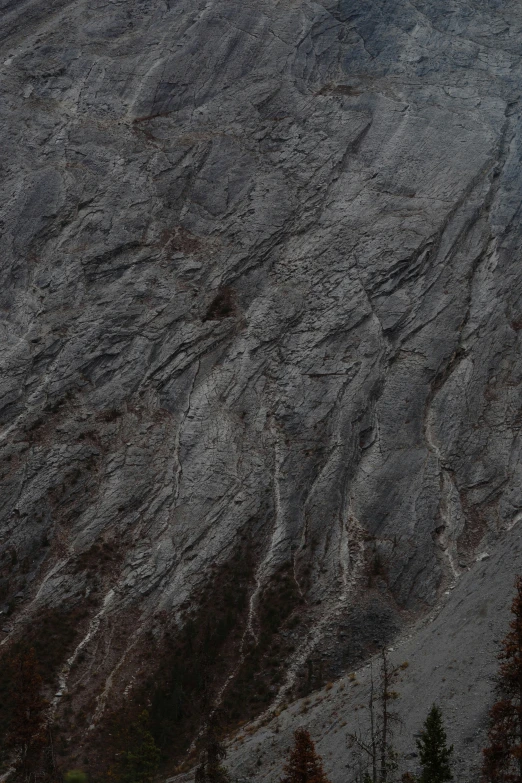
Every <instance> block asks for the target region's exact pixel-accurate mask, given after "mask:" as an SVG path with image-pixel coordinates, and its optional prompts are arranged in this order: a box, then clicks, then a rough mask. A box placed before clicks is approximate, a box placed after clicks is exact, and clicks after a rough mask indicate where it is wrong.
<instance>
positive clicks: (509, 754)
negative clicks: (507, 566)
mask: <svg viewBox="0 0 522 783" xmlns="http://www.w3.org/2000/svg"><path fill="white" fill-rule="evenodd" d="M515 586H516V591H517V592H516V594H515V598H514V599H513V603H512V605H511V612H512V614H513V619H512V621H511V622H510V624H509V627H510V629H511V630H510V631H509V632H508V634H507V636H506V637H505V639H504V640H503V641H502V649H501V652H500V654H499V656H498V657H499V660H500V661H501V664H500V670H499V680H498V685H499V692H500V693H499V695H500V697H501V698H500V699H499V701H497V702H496V703H495V704H494V705H493V707H492V708H491V711H490V729H489V734H488V736H489V742H490V744H489V746H488V747H487V748H485V749H484V760H483V767H482V771H483V773H484V777H485V778H486V780H488V781H490V783H522V577H520V576H519V577H517V580H516V583H515Z"/></svg>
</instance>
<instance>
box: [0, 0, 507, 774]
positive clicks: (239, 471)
mask: <svg viewBox="0 0 522 783" xmlns="http://www.w3.org/2000/svg"><path fill="white" fill-rule="evenodd" d="M1 10H2V18H1V20H0V47H1V48H0V61H1V70H0V80H1V85H2V92H3V94H4V95H5V96H6V98H5V101H4V102H3V103H2V105H1V107H0V112H2V118H1V119H2V121H1V122H0V133H1V134H2V146H3V150H4V155H3V158H2V162H1V167H2V177H1V186H0V187H1V192H2V201H1V203H2V217H1V226H2V229H1V230H2V234H1V239H0V243H1V251H2V252H1V256H0V258H1V274H2V286H1V289H0V290H1V302H0V306H1V319H2V320H1V328H2V335H3V340H2V348H1V366H2V374H1V378H0V424H1V428H2V430H1V433H2V434H1V441H0V459H1V465H2V478H3V481H2V491H1V505H0V513H1V517H0V519H1V534H2V546H3V561H2V574H1V577H2V582H1V586H0V588H1V593H2V601H3V602H4V604H3V612H4V614H5V615H7V620H6V623H5V625H4V626H3V630H2V633H3V639H2V640H1V643H2V645H3V647H4V649H5V650H9V649H10V648H11V645H13V644H16V643H17V640H19V639H20V638H22V637H27V638H30V640H31V641H32V643H34V644H35V645H36V646H37V648H38V651H39V655H40V657H41V658H42V659H45V662H46V663H45V667H46V678H47V682H48V687H49V689H52V694H53V710H54V714H55V720H56V722H57V725H58V726H59V727H60V729H59V732H60V736H61V740H60V752H61V753H62V754H63V756H64V758H72V756H71V754H74V753H78V754H80V755H79V758H81V753H82V752H83V751H82V750H81V749H82V748H83V747H85V748H92V747H97V743H99V742H100V741H101V740H100V737H106V736H107V730H106V728H104V727H105V726H106V723H105V722H106V721H107V720H108V718H109V716H110V715H112V713H113V712H115V713H117V714H119V715H120V718H121V715H122V714H124V715H127V712H126V711H129V715H132V714H133V711H136V710H137V709H138V706H139V705H141V704H143V703H145V704H147V705H149V706H150V707H151V710H152V713H153V720H154V726H155V731H156V735H157V736H158V737H159V736H161V737H163V740H162V741H163V743H164V747H165V748H166V749H168V753H169V754H170V755H171V757H172V759H173V761H174V760H179V759H181V758H183V755H184V754H185V752H186V751H187V749H188V747H189V746H190V742H191V740H192V739H193V737H194V736H195V734H196V733H197V731H198V725H199V723H200V720H201V714H202V709H203V707H202V705H203V704H204V703H207V702H208V700H209V699H210V702H211V703H222V704H223V705H224V706H225V707H226V712H227V715H228V716H229V722H230V725H231V726H234V725H236V724H237V722H238V721H240V720H244V719H247V718H251V717H253V716H254V715H256V714H258V713H260V712H262V711H263V710H264V709H265V708H266V707H267V706H268V704H269V703H270V702H271V701H274V700H276V701H278V702H282V701H284V700H285V699H288V698H289V697H290V696H291V695H292V694H294V695H295V694H300V693H305V692H307V691H308V690H310V689H313V688H315V687H316V686H319V685H320V684H321V683H322V682H324V681H325V679H329V678H332V677H336V676H338V675H339V674H341V673H342V671H344V670H346V669H347V668H350V667H352V666H353V665H354V663H356V662H358V661H361V660H363V659H364V658H365V657H366V656H367V655H368V654H370V653H371V651H372V650H373V649H374V645H375V643H376V642H378V643H386V642H388V641H389V640H391V639H392V638H393V637H394V635H395V634H397V633H398V632H399V631H400V629H401V628H402V627H403V626H404V624H405V623H409V622H411V621H412V620H413V619H415V618H416V617H418V616H419V615H422V614H424V613H426V612H428V611H430V609H431V608H432V607H433V606H434V605H435V604H436V602H437V600H438V597H439V596H440V594H441V592H442V591H444V589H445V588H446V587H447V586H448V585H450V584H452V583H453V582H454V581H455V580H457V579H458V578H459V575H460V573H461V572H462V571H463V570H464V569H466V568H467V567H468V566H469V565H470V564H471V563H473V562H474V559H475V556H476V554H477V552H478V551H480V550H481V548H483V547H487V546H488V545H489V544H488V542H489V541H490V540H491V537H493V538H494V537H496V536H497V535H498V534H502V531H505V530H506V529H509V528H510V527H511V526H512V525H513V524H514V523H515V521H516V520H517V519H519V517H520V514H521V508H522V498H521V493H522V481H521V476H520V422H521V414H520V411H521V404H520V388H521V387H520V380H521V377H520V376H521V371H522V362H521V351H520V334H521V329H522V299H521V296H520V292H521V290H522V286H521V280H520V277H521V274H522V272H521V267H520V263H519V246H520V231H521V222H520V209H519V208H520V196H519V194H520V192H521V185H522V183H521V181H520V180H521V177H522V174H521V168H520V140H521V122H520V89H521V84H522V79H521V62H520V56H521V53H522V52H521V47H522V44H521V36H520V32H521V28H522V12H521V9H520V6H519V4H518V3H517V2H511V3H509V2H508V3H502V4H498V3H496V2H493V0H491V1H490V2H487V1H486V0H481V1H480V2H476V3H474V4H468V3H466V2H455V1H454V2H444V3H442V2H440V0H426V1H425V2H422V1H420V0H419V1H418V2H415V3H413V2H409V0H394V2H391V3H381V4H376V3H373V2H369V0H368V2H364V1H363V2H361V1H360V0H357V2H356V1H355V0H339V2H324V3H318V2H303V3H295V2H292V0H279V1H278V0H259V2H256V3H253V4H246V3H245V2H239V0H238V1H237V2H236V0H206V1H199V2H194V0H191V1H190V2H189V1H188V0H179V1H177V2H173V1H172V2H163V1H160V0H147V1H146V2H145V0H129V1H128V2H125V3H117V2H114V3H106V2H96V0H75V1H74V2H66V1H65V0H55V2H52V3H44V2H40V0H26V1H25V2H23V3H12V2H4V3H2V9H1ZM28 628H31V632H30V634H29V635H28V633H29V632H28V630H27V629H28ZM49 629H51V631H52V633H51V636H50V635H49V634H50V631H49ZM53 635H54V636H53ZM188 661H190V663H187V662H188ZM252 683H255V687H253V686H252ZM50 692H51V691H50ZM165 693H167V696H166V697H165V696H164V695H162V694H165ZM54 694H58V695H54ZM122 694H125V698H123V697H122ZM127 717H128V716H127ZM166 727H168V729H167V728H166ZM71 749H74V750H71ZM86 752H87V751H86ZM89 752H90V751H89ZM107 753H109V751H107ZM98 755H100V754H98ZM101 755H103V754H101ZM109 755H110V754H109ZM100 757H101V756H100ZM100 763H101V762H100Z"/></svg>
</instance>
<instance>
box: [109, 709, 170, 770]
mask: <svg viewBox="0 0 522 783" xmlns="http://www.w3.org/2000/svg"><path fill="white" fill-rule="evenodd" d="M125 739H126V749H125V750H124V751H123V752H122V753H121V754H120V758H119V762H118V770H117V775H116V776H117V778H118V779H119V780H121V781H122V783H149V781H151V780H152V779H153V777H154V775H155V774H156V772H157V771H158V767H159V763H160V758H161V752H160V749H159V748H158V747H157V745H156V743H155V742H154V737H153V736H152V734H151V733H150V731H149V713H148V712H147V710H143V712H142V713H141V715H140V716H139V717H138V720H137V721H135V722H134V723H132V724H131V726H130V727H129V730H128V731H127V732H126V737H125Z"/></svg>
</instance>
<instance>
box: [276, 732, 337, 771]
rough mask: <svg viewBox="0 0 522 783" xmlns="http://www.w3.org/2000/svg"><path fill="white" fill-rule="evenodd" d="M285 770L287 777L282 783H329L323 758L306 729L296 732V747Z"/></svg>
mask: <svg viewBox="0 0 522 783" xmlns="http://www.w3.org/2000/svg"><path fill="white" fill-rule="evenodd" d="M283 769H284V772H285V776H284V777H283V779H282V780H281V782H280V783H329V781H328V778H327V777H326V773H325V771H324V769H323V765H322V760H321V757H320V756H318V755H317V753H316V751H315V745H314V743H313V740H312V738H311V737H310V733H309V732H308V731H306V729H297V730H296V731H295V732H294V747H293V748H292V750H291V752H290V757H289V759H288V763H287V764H285V766H284V768H283Z"/></svg>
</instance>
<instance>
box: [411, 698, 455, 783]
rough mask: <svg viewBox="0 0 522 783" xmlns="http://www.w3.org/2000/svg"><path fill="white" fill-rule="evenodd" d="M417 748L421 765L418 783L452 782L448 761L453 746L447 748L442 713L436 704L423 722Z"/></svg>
mask: <svg viewBox="0 0 522 783" xmlns="http://www.w3.org/2000/svg"><path fill="white" fill-rule="evenodd" d="M417 748H418V749H419V756H420V762H421V765H422V774H421V776H420V778H419V781H420V783H445V781H448V780H452V778H453V775H452V774H451V767H450V759H451V755H452V753H453V745H451V746H450V747H448V744H447V738H446V732H445V730H444V726H443V724H442V713H441V711H440V709H439V707H437V705H436V704H434V705H433V706H432V708H431V710H430V711H429V713H428V717H427V718H426V721H425V722H424V728H423V730H422V731H421V735H420V739H418V740H417Z"/></svg>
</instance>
